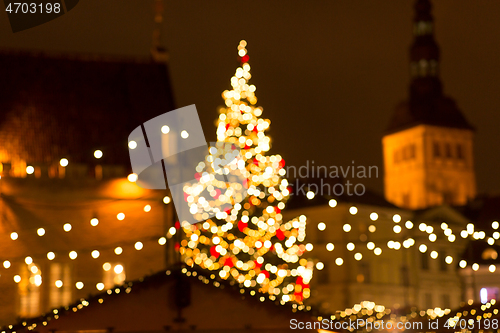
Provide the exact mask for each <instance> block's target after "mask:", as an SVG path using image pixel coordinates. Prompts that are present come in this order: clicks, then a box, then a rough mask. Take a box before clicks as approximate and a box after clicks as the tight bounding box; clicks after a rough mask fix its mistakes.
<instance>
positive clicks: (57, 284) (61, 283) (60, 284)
mask: <svg viewBox="0 0 500 333" xmlns="http://www.w3.org/2000/svg"><path fill="white" fill-rule="evenodd" d="M55 285H56V287H57V288H61V287H62V286H63V282H62V281H61V280H57V281H56V282H55Z"/></svg>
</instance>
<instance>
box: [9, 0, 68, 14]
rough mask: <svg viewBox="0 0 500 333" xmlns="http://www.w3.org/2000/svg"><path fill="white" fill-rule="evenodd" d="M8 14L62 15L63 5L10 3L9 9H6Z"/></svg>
mask: <svg viewBox="0 0 500 333" xmlns="http://www.w3.org/2000/svg"><path fill="white" fill-rule="evenodd" d="M5 11H6V12H9V13H14V14H21V13H23V14H29V13H30V14H36V13H38V14H42V13H47V14H50V13H56V14H57V13H60V12H61V4H60V3H57V2H56V3H54V4H51V3H45V4H43V3H39V4H37V3H34V2H32V3H27V2H14V3H12V2H11V3H9V4H8V5H7V8H5Z"/></svg>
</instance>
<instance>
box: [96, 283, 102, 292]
mask: <svg viewBox="0 0 500 333" xmlns="http://www.w3.org/2000/svg"><path fill="white" fill-rule="evenodd" d="M95 287H96V288H97V290H99V291H101V290H103V289H104V283H102V282H99V283H98V284H96V285H95Z"/></svg>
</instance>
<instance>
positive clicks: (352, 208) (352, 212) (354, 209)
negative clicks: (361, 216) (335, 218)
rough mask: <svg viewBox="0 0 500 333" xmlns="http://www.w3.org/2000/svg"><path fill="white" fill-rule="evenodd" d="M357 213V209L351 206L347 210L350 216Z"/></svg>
mask: <svg viewBox="0 0 500 333" xmlns="http://www.w3.org/2000/svg"><path fill="white" fill-rule="evenodd" d="M357 212H358V209H357V208H356V207H354V206H352V207H351V208H349V213H351V214H352V215H356V213H357Z"/></svg>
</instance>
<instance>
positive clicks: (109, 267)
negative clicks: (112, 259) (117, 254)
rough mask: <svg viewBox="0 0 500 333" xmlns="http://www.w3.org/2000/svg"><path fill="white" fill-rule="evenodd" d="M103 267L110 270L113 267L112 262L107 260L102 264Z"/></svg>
mask: <svg viewBox="0 0 500 333" xmlns="http://www.w3.org/2000/svg"><path fill="white" fill-rule="evenodd" d="M102 269H104V270H105V271H106V272H107V271H109V270H110V269H111V264H110V263H109V262H105V263H104V264H103V265H102Z"/></svg>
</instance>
